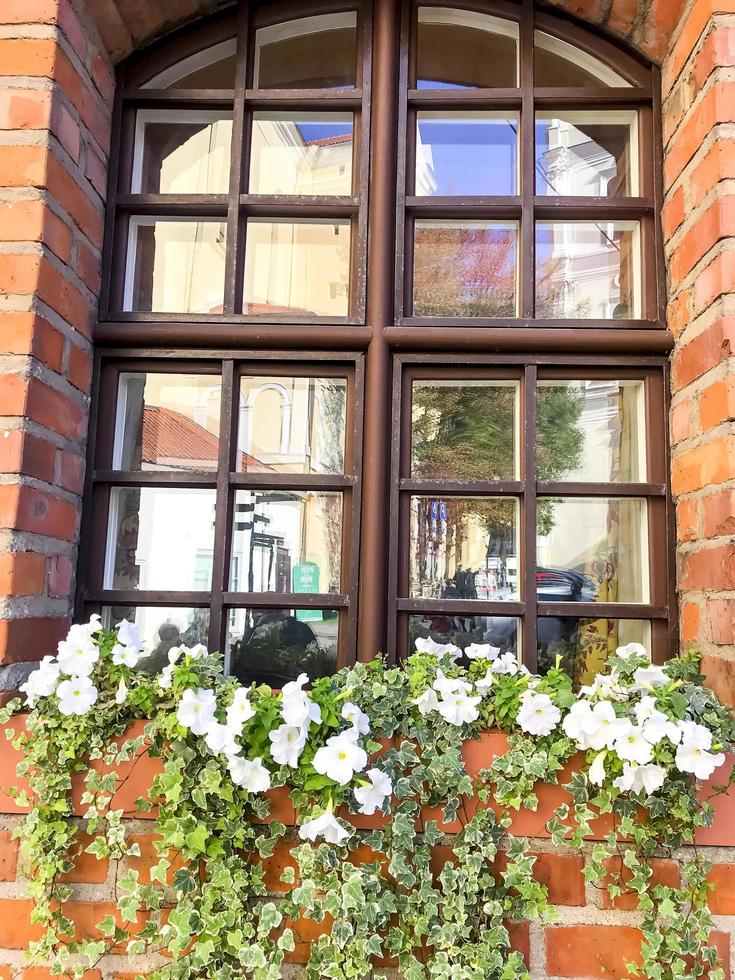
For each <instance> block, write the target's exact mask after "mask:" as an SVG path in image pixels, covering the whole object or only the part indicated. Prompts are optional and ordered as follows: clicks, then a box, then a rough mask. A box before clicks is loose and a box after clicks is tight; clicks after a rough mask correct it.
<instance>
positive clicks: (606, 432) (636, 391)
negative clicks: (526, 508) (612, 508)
mask: <svg viewBox="0 0 735 980" xmlns="http://www.w3.org/2000/svg"><path fill="white" fill-rule="evenodd" d="M644 395H645V392H644V385H643V382H642V381H542V382H540V383H539V387H538V432H537V446H538V462H537V465H538V475H539V479H540V480H557V481H558V480H571V481H574V482H578V483H637V482H639V481H642V480H645V479H646V430H645V400H644Z"/></svg>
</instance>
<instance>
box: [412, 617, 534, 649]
mask: <svg viewBox="0 0 735 980" xmlns="http://www.w3.org/2000/svg"><path fill="white" fill-rule="evenodd" d="M518 634H519V628H518V620H517V619H514V618H512V617H510V616H452V615H448V614H446V613H439V612H437V613H420V614H418V615H415V616H409V617H408V655H409V656H411V654H412V653H414V652H415V649H416V640H418V639H419V638H423V637H431V639H432V640H434V641H435V642H436V643H453V644H454V645H455V646H458V647H459V648H460V649H461V650H464V649H465V648H466V647H468V646H469V645H470V643H489V644H490V645H491V646H494V647H497V648H498V649H499V650H500V653H501V654H503V653H513V654H515V655H516V656H518Z"/></svg>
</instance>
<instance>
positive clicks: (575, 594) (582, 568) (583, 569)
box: [536, 497, 649, 602]
mask: <svg viewBox="0 0 735 980" xmlns="http://www.w3.org/2000/svg"><path fill="white" fill-rule="evenodd" d="M536 554H537V563H538V572H537V576H536V583H537V592H538V601H539V602H648V598H649V590H648V580H649V573H648V528H647V511H646V502H645V500H639V499H638V498H636V497H627V498H620V499H616V498H604V497H600V498H592V497H575V498H570V497H568V498H565V499H563V500H550V499H548V498H539V501H538V537H537V542H536Z"/></svg>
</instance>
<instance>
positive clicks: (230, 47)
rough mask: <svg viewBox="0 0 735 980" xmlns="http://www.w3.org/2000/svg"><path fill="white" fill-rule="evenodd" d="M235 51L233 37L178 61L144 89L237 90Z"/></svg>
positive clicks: (149, 81) (154, 77)
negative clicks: (235, 88)
mask: <svg viewBox="0 0 735 980" xmlns="http://www.w3.org/2000/svg"><path fill="white" fill-rule="evenodd" d="M236 50H237V40H236V39H235V38H234V37H232V38H228V40H226V41H220V43H219V44H213V45H212V46H211V47H210V48H204V50H202V51H197V52H196V54H192V55H189V57H188V58H184V59H183V60H182V61H177V62H176V64H175V65H171V67H170V68H166V69H165V71H162V72H159V73H158V74H157V75H154V76H153V78H151V79H149V80H148V81H147V82H145V83H144V84H143V85H142V86H141V88H186V89H195V88H199V89H210V88H211V89H234V87H235V53H236Z"/></svg>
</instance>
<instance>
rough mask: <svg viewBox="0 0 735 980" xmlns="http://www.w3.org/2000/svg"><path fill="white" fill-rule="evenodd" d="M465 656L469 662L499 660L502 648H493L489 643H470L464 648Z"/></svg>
mask: <svg viewBox="0 0 735 980" xmlns="http://www.w3.org/2000/svg"><path fill="white" fill-rule="evenodd" d="M464 655H465V657H467V659H468V660H497V658H498V657H499V656H500V647H494V646H491V645H490V644H489V643H470V645H469V646H466V647H465V648H464Z"/></svg>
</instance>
